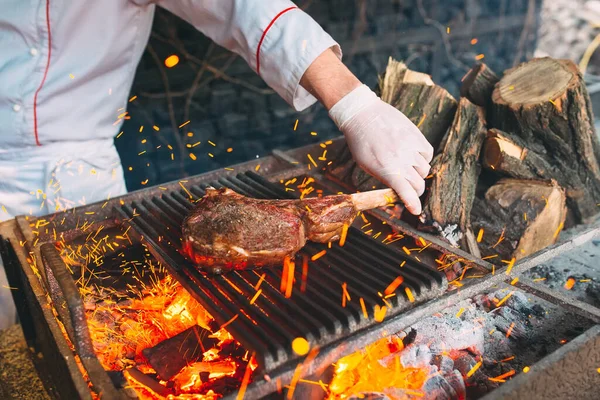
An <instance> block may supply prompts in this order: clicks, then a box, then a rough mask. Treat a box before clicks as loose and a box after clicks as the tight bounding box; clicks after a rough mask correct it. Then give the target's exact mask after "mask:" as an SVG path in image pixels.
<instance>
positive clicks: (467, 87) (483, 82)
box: [460, 63, 500, 108]
mask: <svg viewBox="0 0 600 400" xmlns="http://www.w3.org/2000/svg"><path fill="white" fill-rule="evenodd" d="M499 81H500V79H499V78H498V76H497V75H496V74H495V73H494V71H492V70H491V69H490V67H488V66H487V65H485V64H484V63H477V64H476V65H475V66H474V67H473V68H471V70H470V71H469V72H467V75H465V78H464V79H463V82H462V86H461V87H460V95H461V96H462V97H466V98H467V99H469V100H470V101H471V102H472V103H474V104H476V105H478V106H480V107H484V108H487V107H488V105H489V104H490V103H491V101H492V93H493V92H494V87H495V86H496V83H498V82H499Z"/></svg>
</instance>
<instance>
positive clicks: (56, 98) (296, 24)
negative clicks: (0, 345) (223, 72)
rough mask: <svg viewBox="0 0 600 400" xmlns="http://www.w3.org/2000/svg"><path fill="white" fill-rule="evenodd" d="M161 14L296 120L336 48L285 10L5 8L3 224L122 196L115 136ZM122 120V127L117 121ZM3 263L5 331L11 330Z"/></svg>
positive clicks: (0, 292) (78, 1) (193, 0)
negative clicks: (218, 53)
mask: <svg viewBox="0 0 600 400" xmlns="http://www.w3.org/2000/svg"><path fill="white" fill-rule="evenodd" d="M155 4H158V5H160V6H161V7H164V8H166V9H168V10H169V11H171V12H173V13H175V14H177V15H178V16H180V17H181V18H183V19H185V20H186V21H188V22H190V23H191V24H193V25H194V26H195V27H196V28H197V29H198V30H200V31H201V32H203V33H204V34H206V35H207V36H208V37H210V38H211V39H213V40H214V41H215V42H217V43H218V44H220V45H221V46H224V47H226V48H227V49H229V50H231V51H233V52H235V53H237V54H239V55H240V56H242V57H243V58H244V60H246V62H247V63H248V64H249V65H250V66H251V67H252V68H253V69H254V70H255V71H256V72H257V73H259V74H260V76H262V77H263V79H264V80H265V82H266V83H267V84H268V85H269V86H270V87H271V88H273V89H274V90H275V91H276V92H277V93H279V95H281V97H283V98H284V99H285V100H286V101H287V102H288V103H289V104H290V105H292V106H293V107H294V108H295V109H296V110H298V111H301V110H303V109H305V108H307V107H308V106H310V105H311V104H313V103H314V102H315V101H316V99H315V98H314V97H313V96H311V95H310V94H309V93H308V92H307V91H306V90H304V89H303V88H302V87H301V86H300V85H299V82H300V78H301V77H302V75H303V74H304V71H305V70H306V69H307V68H308V66H309V65H310V64H311V63H312V62H313V60H314V59H315V58H317V56H319V55H320V54H321V53H322V52H323V51H324V50H326V49H327V48H333V49H334V51H335V52H336V54H337V55H338V57H340V58H341V51H340V48H339V46H338V45H337V44H336V43H335V42H334V41H333V39H332V38H331V37H330V36H329V35H328V34H327V33H325V32H324V31H323V29H321V27H320V26H319V25H318V24H317V23H316V22H315V21H314V20H313V19H312V18H311V17H310V16H308V15H307V14H306V13H304V12H303V11H301V10H299V9H298V8H297V7H296V6H295V5H294V4H293V3H292V2H291V1H288V0H157V1H152V0H0V221H2V220H5V219H9V218H11V217H14V216H16V215H20V214H34V215H40V214H47V213H50V212H54V211H57V210H61V209H65V208H70V207H72V206H77V205H81V204H85V203H90V202H94V201H101V200H103V199H105V198H109V197H115V196H118V195H121V194H124V193H125V192H126V188H125V182H124V179H123V170H122V167H121V164H120V160H119V156H118V154H117V151H116V149H115V147H114V143H113V138H114V136H115V135H116V134H117V133H118V132H119V129H120V127H121V124H122V121H123V120H122V116H123V114H124V112H125V110H126V107H127V103H128V101H127V98H128V94H129V91H130V89H131V84H132V82H133V77H134V72H135V70H136V66H137V64H138V62H139V60H140V58H141V56H142V53H143V51H144V48H145V47H146V43H147V41H148V37H149V35H150V29H151V26H152V19H153V15H154V9H155ZM119 116H120V117H119ZM6 287H7V283H6V278H5V276H4V271H3V270H2V266H1V262H0V329H1V328H3V327H6V326H8V325H9V324H11V323H12V322H13V321H14V306H13V305H12V301H11V299H10V294H9V292H8V290H6Z"/></svg>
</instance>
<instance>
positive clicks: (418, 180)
mask: <svg viewBox="0 0 600 400" xmlns="http://www.w3.org/2000/svg"><path fill="white" fill-rule="evenodd" d="M404 178H406V180H407V181H408V183H410V185H411V186H412V188H413V189H415V192H417V194H418V195H419V196H421V195H422V194H423V193H425V180H424V179H423V178H422V177H421V175H419V173H418V172H417V170H416V169H415V168H410V167H409V168H407V169H406V173H405V175H404Z"/></svg>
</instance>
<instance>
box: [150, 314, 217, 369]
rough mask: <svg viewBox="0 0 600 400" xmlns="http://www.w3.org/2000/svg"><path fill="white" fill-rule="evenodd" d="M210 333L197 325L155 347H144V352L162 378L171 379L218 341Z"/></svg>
mask: <svg viewBox="0 0 600 400" xmlns="http://www.w3.org/2000/svg"><path fill="white" fill-rule="evenodd" d="M210 334H211V333H210V332H209V331H207V330H206V329H204V328H202V327H200V326H198V325H196V326H193V327H191V328H189V329H186V330H185V331H183V332H181V333H180V334H178V335H175V336H173V337H172V338H170V339H167V340H164V341H162V342H160V343H159V344H157V345H156V346H154V347H150V348H147V349H144V350H143V351H142V354H143V355H144V357H146V359H147V360H148V363H149V364H150V365H151V366H152V368H154V370H155V371H156V372H157V373H158V376H159V377H160V378H161V379H162V380H169V379H170V378H172V377H173V376H175V375H176V374H177V373H178V372H179V371H181V369H182V368H183V367H185V366H186V365H188V364H190V363H193V362H195V361H197V360H199V359H200V358H201V357H202V355H203V353H204V352H205V351H207V350H209V349H211V348H213V347H214V346H215V345H216V344H217V343H218V340H217V339H215V338H211V337H209V335H210Z"/></svg>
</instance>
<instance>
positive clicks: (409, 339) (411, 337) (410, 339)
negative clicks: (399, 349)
mask: <svg viewBox="0 0 600 400" xmlns="http://www.w3.org/2000/svg"><path fill="white" fill-rule="evenodd" d="M416 337H417V331H416V330H415V329H412V328H411V330H410V331H408V333H407V334H406V336H405V337H404V338H403V339H402V343H404V345H405V346H408V345H410V344H412V343H414V341H415V339H416Z"/></svg>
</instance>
